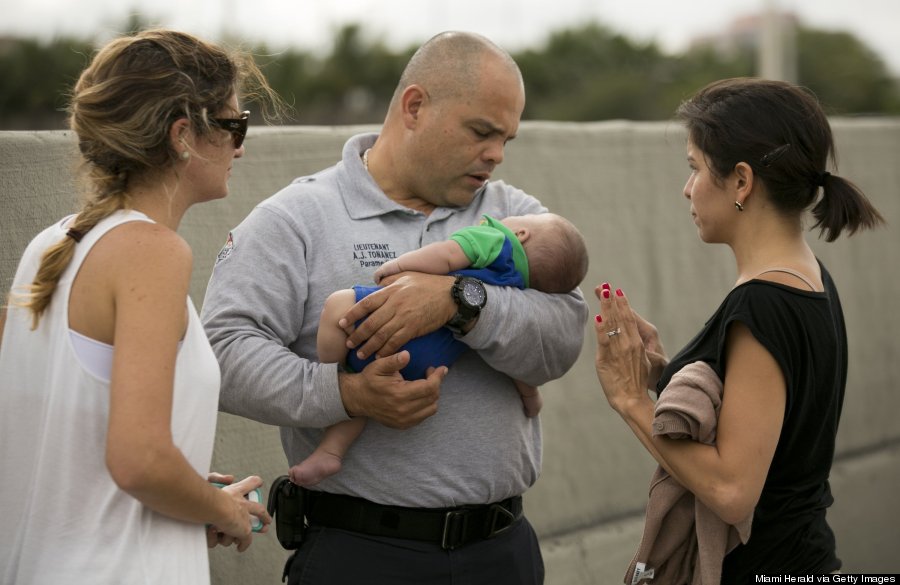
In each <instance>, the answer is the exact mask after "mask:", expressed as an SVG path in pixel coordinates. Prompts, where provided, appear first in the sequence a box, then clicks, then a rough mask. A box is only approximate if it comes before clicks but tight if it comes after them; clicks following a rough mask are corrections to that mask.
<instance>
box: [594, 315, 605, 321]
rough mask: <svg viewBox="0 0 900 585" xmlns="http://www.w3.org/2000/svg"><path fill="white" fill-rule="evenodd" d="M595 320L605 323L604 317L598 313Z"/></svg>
mask: <svg viewBox="0 0 900 585" xmlns="http://www.w3.org/2000/svg"><path fill="white" fill-rule="evenodd" d="M594 321H596V322H597V323H603V317H601V316H600V314H599V313H598V314H597V316H596V317H594Z"/></svg>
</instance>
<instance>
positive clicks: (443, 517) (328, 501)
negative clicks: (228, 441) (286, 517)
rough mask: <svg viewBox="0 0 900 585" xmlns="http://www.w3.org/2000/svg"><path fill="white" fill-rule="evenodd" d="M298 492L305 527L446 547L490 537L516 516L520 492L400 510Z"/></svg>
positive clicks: (324, 495) (519, 507) (336, 497)
mask: <svg viewBox="0 0 900 585" xmlns="http://www.w3.org/2000/svg"><path fill="white" fill-rule="evenodd" d="M303 491H304V492H305V493H304V497H305V499H306V518H307V520H308V522H309V524H311V525H316V524H318V525H321V526H328V527H331V528H339V529H342V530H349V531H352V532H361V533H363V534H370V535H373V536H389V537H393V538H407V539H411V540H423V541H428V542H433V543H436V544H438V545H440V546H441V548H444V549H446V550H453V549H455V548H459V547H461V546H463V545H465V544H468V543H470V542H474V541H476V540H484V539H487V538H491V537H493V536H496V535H498V534H500V533H502V532H504V531H505V530H507V529H508V528H509V527H510V526H512V525H513V523H515V522H516V520H518V519H519V518H521V517H522V496H513V497H512V498H509V499H506V500H503V501H502V502H497V503H495V504H486V505H483V506H460V507H458V508H404V507H400V506H385V505H381V504H376V503H375V502H370V501H369V500H365V499H363V498H355V497H352V496H343V495H337V494H329V493H327V492H315V491H310V490H306V489H304V490H303Z"/></svg>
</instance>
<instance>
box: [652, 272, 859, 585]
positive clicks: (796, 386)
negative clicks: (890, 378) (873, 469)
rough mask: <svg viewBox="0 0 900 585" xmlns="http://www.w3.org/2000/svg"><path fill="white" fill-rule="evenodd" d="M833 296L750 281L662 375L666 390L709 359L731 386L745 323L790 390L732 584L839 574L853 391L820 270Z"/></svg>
mask: <svg viewBox="0 0 900 585" xmlns="http://www.w3.org/2000/svg"><path fill="white" fill-rule="evenodd" d="M819 266H820V268H821V270H822V283H823V285H824V289H825V290H824V292H821V293H819V292H813V291H807V290H802V289H797V288H793V287H790V286H786V285H783V284H779V283H774V282H768V281H763V280H751V281H749V282H746V283H744V284H741V285H740V286H737V287H735V288H734V289H733V290H732V291H731V292H730V293H729V294H728V296H727V297H725V300H724V301H723V302H722V304H721V305H720V306H719V308H718V310H717V311H716V312H715V314H714V315H713V316H712V317H711V318H710V319H709V320H708V321H707V322H706V325H705V326H704V327H703V329H702V330H701V331H700V333H698V334H697V336H696V337H694V339H692V340H691V341H690V342H689V343H688V344H687V345H686V346H685V347H684V349H682V350H681V351H680V352H679V353H678V355H676V356H675V357H674V358H673V359H672V361H671V362H670V363H669V365H668V366H667V367H666V369H665V371H664V372H663V375H662V378H661V379H660V381H659V384H658V386H657V390H658V391H664V390H663V389H664V388H665V386H666V385H667V384H668V383H669V380H670V379H671V377H672V375H673V374H675V372H677V371H678V370H680V369H681V368H682V367H684V366H685V365H687V364H689V363H691V362H694V361H698V360H702V361H704V362H706V363H708V364H709V365H710V366H711V367H712V368H713V370H715V372H716V374H718V375H719V378H721V379H722V380H724V379H725V365H726V364H725V340H726V333H727V331H728V326H729V325H730V324H731V323H732V322H734V321H740V322H741V323H743V324H744V325H746V326H747V328H748V329H749V330H750V332H751V333H752V334H753V336H754V337H755V338H756V340H757V341H758V342H759V343H761V344H762V345H763V347H765V348H766V349H767V350H768V351H769V353H770V354H771V355H772V356H773V357H774V358H775V361H776V362H777V363H778V365H779V366H780V367H781V372H782V374H783V375H784V380H785V383H786V388H787V402H786V405H785V411H784V424H783V426H782V429H781V436H780V437H779V438H778V446H777V447H776V449H775V456H774V458H773V459H772V465H771V466H770V468H769V472H768V475H767V476H766V482H765V485H764V486H763V490H762V495H761V496H760V499H759V503H758V504H757V506H756V509H755V511H754V513H753V527H752V529H751V534H750V539H749V541H748V542H747V544H746V545H739V546H738V547H737V548H736V549H735V550H733V551H732V552H731V553H730V554H729V555H728V556H727V557H726V558H725V562H724V565H723V567H722V584H723V585H744V584H746V583H751V582H753V575H755V574H778V575H780V574H800V573H828V572H831V571H834V570H836V569H839V568H840V566H841V563H840V560H839V559H838V558H837V557H836V556H835V542H834V534H833V533H832V532H831V529H830V528H829V526H828V524H827V523H826V521H825V509H826V508H827V507H828V506H830V505H831V503H832V502H833V499H832V497H831V489H830V487H829V484H828V475H829V472H830V471H831V462H832V459H833V458H834V444H835V435H836V434H837V429H838V421H839V420H840V416H841V407H842V404H843V400H844V387H845V386H846V382H847V332H846V330H845V327H844V315H843V312H842V310H841V303H840V299H839V298H838V293H837V289H836V288H835V286H834V282H833V281H832V280H831V275H830V274H828V272H827V271H826V270H825V267H824V266H822V264H821V262H820V263H819Z"/></svg>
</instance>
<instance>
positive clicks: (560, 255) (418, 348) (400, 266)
mask: <svg viewBox="0 0 900 585" xmlns="http://www.w3.org/2000/svg"><path fill="white" fill-rule="evenodd" d="M587 267H588V257H587V248H586V246H585V244H584V238H583V237H582V235H581V233H580V232H579V231H578V229H577V228H576V227H575V226H574V225H572V223H571V222H570V221H568V220H567V219H565V218H563V217H561V216H559V215H556V214H553V213H541V214H531V215H521V216H511V217H507V218H505V219H503V220H499V221H498V220H496V219H494V218H493V217H490V216H488V215H485V216H483V220H482V222H481V224H480V225H478V226H470V227H466V228H463V229H461V230H458V231H456V232H454V233H453V234H452V235H451V236H450V238H449V239H447V240H444V241H441V242H434V243H431V244H428V245H426V246H423V247H421V248H419V249H418V250H413V251H411V252H407V253H405V254H402V255H401V256H400V257H398V258H396V259H394V260H390V261H388V262H386V263H384V264H382V265H381V266H380V267H379V268H378V269H377V270H376V271H375V275H374V279H375V282H376V283H379V282H381V280H382V279H383V278H385V277H387V276H391V275H393V274H397V273H400V272H405V271H413V272H425V273H429V274H456V275H464V276H472V277H475V278H478V279H480V280H482V281H484V282H485V283H487V284H491V285H497V286H515V287H517V288H533V289H535V290H539V291H541V292H545V293H567V292H569V291H571V290H572V289H574V288H575V287H577V286H578V285H579V284H580V283H581V281H582V279H584V276H585V274H586V273H587ZM379 288H380V287H378V286H375V287H366V286H355V287H353V288H351V289H344V290H339V291H336V292H334V293H332V294H331V295H330V296H329V297H328V299H327V300H326V301H325V307H324V309H323V310H322V316H321V318H320V321H319V332H318V336H317V339H316V349H317V351H318V354H319V360H320V361H321V362H322V363H341V364H344V365H346V366H348V367H349V368H350V369H352V370H353V371H357V372H359V371H362V369H363V368H364V367H365V366H366V365H367V364H368V363H369V362H371V361H372V360H373V359H374V356H370V357H369V358H368V359H366V360H360V359H359V358H358V357H357V356H356V350H355V349H354V350H350V351H348V350H347V346H346V342H347V334H346V333H345V332H344V330H343V329H341V328H340V327H338V324H337V323H338V320H339V319H340V317H341V316H342V315H343V314H344V313H345V312H346V311H347V310H348V309H349V308H350V307H352V306H353V305H354V304H356V303H357V302H359V300H360V299H362V298H364V297H366V296H367V295H369V294H371V293H372V292H374V291H376V290H378V289H379ZM403 349H406V350H408V351H409V353H410V362H409V364H408V365H407V366H406V367H405V368H404V369H403V370H401V374H402V375H403V377H404V378H405V379H407V380H413V379H418V378H424V377H425V375H426V372H427V370H428V368H430V367H437V366H439V365H450V364H451V363H453V362H454V361H456V359H457V358H458V357H459V356H460V355H461V354H462V353H463V352H464V351H466V349H468V346H466V345H465V344H464V343H462V342H461V341H459V340H458V339H457V338H456V337H455V336H454V334H453V332H452V331H450V330H449V329H447V328H446V327H442V328H441V329H438V330H437V331H433V332H431V333H429V334H427V335H423V336H421V337H418V338H416V339H413V340H411V341H410V342H409V343H407V344H406V345H405V346H404V347H403ZM514 382H515V385H516V389H517V390H518V391H519V395H520V396H521V398H522V403H523V406H524V410H525V415H526V416H528V417H533V416H536V415H537V414H538V413H539V412H540V410H541V406H542V399H541V395H540V392H539V391H538V389H537V388H536V387H534V386H531V385H528V384H526V383H524V382H522V381H520V380H514ZM365 424H366V419H365V418H362V417H359V418H355V419H353V420H350V421H345V422H341V423H338V424H336V425H333V426H331V427H329V428H328V429H326V431H325V435H324V436H323V438H322V442H321V443H320V444H319V446H318V447H317V448H316V450H315V451H313V453H312V454H311V455H310V456H309V457H307V458H306V459H305V460H303V461H302V462H301V463H299V464H297V465H295V466H293V467H292V468H291V481H293V482H294V483H295V484H297V485H305V486H309V485H315V484H317V483H319V482H320V481H322V480H323V479H325V478H326V477H328V476H330V475H333V474H335V473H337V472H338V471H340V468H341V462H342V460H343V457H344V454H345V453H346V452H347V450H348V449H349V448H350V446H351V445H352V444H353V442H354V441H355V440H356V438H357V437H358V436H359V435H360V433H362V431H363V428H364V427H365Z"/></svg>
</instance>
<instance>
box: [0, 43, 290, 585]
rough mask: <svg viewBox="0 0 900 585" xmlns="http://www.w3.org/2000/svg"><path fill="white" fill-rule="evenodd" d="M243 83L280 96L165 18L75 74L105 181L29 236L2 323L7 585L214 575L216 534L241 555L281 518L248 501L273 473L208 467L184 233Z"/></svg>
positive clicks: (210, 399)
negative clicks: (257, 529) (168, 27)
mask: <svg viewBox="0 0 900 585" xmlns="http://www.w3.org/2000/svg"><path fill="white" fill-rule="evenodd" d="M247 82H251V85H249V86H248V85H246V83H247ZM243 87H256V88H261V89H263V90H264V92H269V90H268V86H267V85H266V84H265V81H264V80H263V78H262V76H261V75H260V73H259V70H258V69H257V68H256V67H255V66H254V65H253V63H252V61H250V60H249V59H245V58H244V57H240V56H232V55H229V54H228V53H226V52H225V51H223V50H222V49H221V48H219V47H216V46H214V45H211V44H208V43H205V42H203V41H201V40H199V39H196V38H194V37H192V36H190V35H186V34H183V33H178V32H173V31H165V30H159V31H147V32H143V33H140V34H138V35H135V36H131V37H123V38H119V39H115V40H113V41H111V42H110V43H109V44H107V45H106V46H105V47H103V48H102V49H101V50H100V51H99V52H98V53H97V54H96V55H95V56H94V58H93V60H92V62H91V64H90V66H89V67H88V68H87V69H86V70H85V71H84V72H83V73H82V75H81V77H80V79H79V81H78V83H77V85H76V86H75V89H74V92H73V97H72V102H71V105H70V124H71V127H72V130H73V131H74V132H75V134H76V135H77V138H78V145H79V148H80V150H81V153H82V155H83V158H84V166H85V169H86V170H87V172H88V173H89V184H90V193H89V196H88V198H87V201H86V202H85V204H84V205H83V206H82V208H81V210H80V211H79V213H78V214H76V215H73V216H70V217H67V218H65V219H63V220H62V221H60V222H58V223H56V224H54V225H52V226H50V227H48V228H47V229H46V230H44V231H43V232H42V233H41V234H39V235H38V236H37V237H36V238H35V239H34V240H33V241H32V242H31V243H30V244H29V246H28V248H27V249H26V251H25V253H24V255H23V257H22V260H21V262H20V264H19V267H18V270H17V272H16V276H15V280H14V284H13V290H12V294H11V297H10V299H11V302H10V306H9V307H8V313H7V314H6V319H5V324H4V323H3V322H2V320H0V329H2V345H0V468H2V469H3V475H4V480H3V482H2V484H0V485H2V487H0V516H2V518H3V529H2V530H0V583H3V584H12V583H21V584H26V583H84V584H88V583H90V584H94V585H96V584H113V583H167V584H173V583H184V584H190V585H197V584H203V583H209V566H208V557H207V549H206V547H207V544H208V541H207V539H208V538H209V537H210V534H212V536H213V539H214V540H215V538H216V537H217V536H218V537H220V540H221V541H222V542H224V543H231V542H237V547H238V549H239V550H243V549H245V548H246V547H247V546H249V545H250V541H251V515H254V516H256V517H258V518H260V519H261V520H262V522H263V524H264V525H266V524H268V523H269V522H270V521H271V519H270V518H269V517H268V515H267V514H266V511H265V509H264V508H263V506H261V505H260V504H257V503H251V502H249V501H247V500H246V499H244V497H243V496H244V495H245V494H246V493H248V492H249V491H251V490H253V489H254V488H256V487H258V486H259V485H261V483H262V482H261V480H260V478H258V477H254V476H251V477H249V478H246V479H245V480H243V481H241V482H238V483H235V484H233V485H231V486H228V487H226V488H224V489H221V490H219V489H216V488H215V487H213V486H212V485H211V484H210V483H209V482H208V481H207V479H208V478H207V474H208V471H209V465H210V461H211V457H212V448H213V440H214V435H215V423H216V416H217V407H218V395H219V368H218V364H217V362H216V358H215V356H214V355H213V353H212V349H211V348H210V346H209V342H208V341H207V339H206V336H205V335H204V332H203V328H202V326H201V324H200V321H199V318H198V316H197V313H196V311H195V310H194V306H193V304H192V302H191V300H190V299H189V298H188V284H189V279H190V273H191V265H192V257H191V250H190V248H189V247H188V245H187V243H186V242H185V241H184V240H183V239H182V238H181V237H180V236H179V235H178V234H177V232H176V230H177V228H178V225H179V222H180V221H181V218H182V216H183V215H184V213H185V211H187V209H188V208H189V207H190V206H191V205H193V204H195V203H200V202H203V201H209V200H212V199H217V198H221V197H225V195H226V194H227V193H228V186H227V181H228V176H229V174H230V172H231V166H232V164H233V162H234V160H235V159H237V158H239V157H240V156H241V155H242V154H243V152H244V148H243V146H242V144H241V143H242V141H243V137H244V134H245V132H246V124H247V115H246V113H242V112H241V109H240V107H239V104H238V91H239V90H240V89H241V88H243ZM269 95H270V97H273V96H271V93H269ZM219 479H222V478H221V477H220V478H219ZM224 479H225V480H226V481H227V479H231V478H230V477H226V478H224ZM206 525H210V526H212V529H211V532H207V528H206V527H205V526H206ZM209 544H212V543H211V542H210V543H209Z"/></svg>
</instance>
